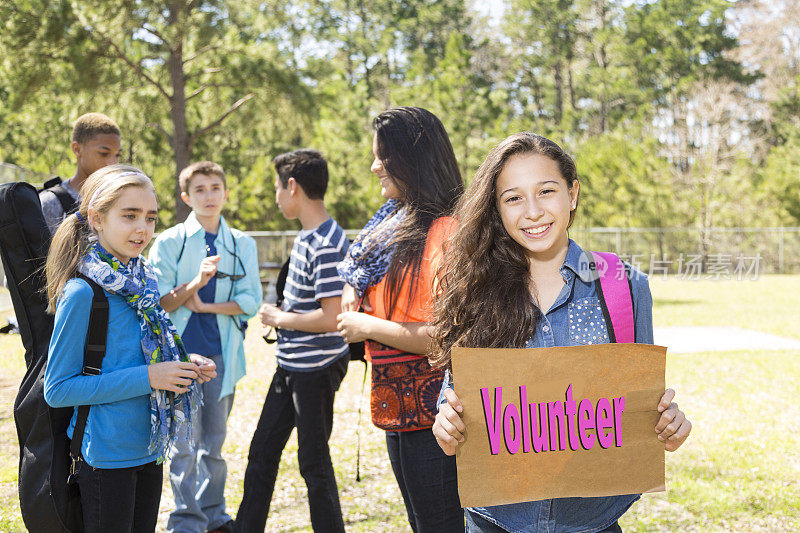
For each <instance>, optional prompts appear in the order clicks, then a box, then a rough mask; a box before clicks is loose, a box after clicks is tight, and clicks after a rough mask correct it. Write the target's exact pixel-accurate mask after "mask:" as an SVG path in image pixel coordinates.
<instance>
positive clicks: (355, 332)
mask: <svg viewBox="0 0 800 533" xmlns="http://www.w3.org/2000/svg"><path fill="white" fill-rule="evenodd" d="M372 319H373V317H371V316H370V315H366V314H364V313H358V312H356V311H347V312H345V313H341V314H340V315H339V316H337V317H336V328H337V329H338V330H339V334H340V335H341V336H342V337H343V338H344V340H345V342H348V343H353V342H361V341H365V340H367V339H369V338H370V334H369V322H370V320H372Z"/></svg>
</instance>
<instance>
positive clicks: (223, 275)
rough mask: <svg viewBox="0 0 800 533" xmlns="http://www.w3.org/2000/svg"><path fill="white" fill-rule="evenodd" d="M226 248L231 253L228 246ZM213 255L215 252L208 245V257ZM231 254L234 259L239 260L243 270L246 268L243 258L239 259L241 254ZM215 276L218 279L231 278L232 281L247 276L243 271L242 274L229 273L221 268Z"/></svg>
mask: <svg viewBox="0 0 800 533" xmlns="http://www.w3.org/2000/svg"><path fill="white" fill-rule="evenodd" d="M223 246H225V243H223ZM225 250H226V251H227V252H228V253H231V252H230V251H229V250H228V247H227V246H225ZM212 255H213V254H212V253H211V247H210V246H208V245H206V257H210V256H212ZM231 255H233V257H234V259H235V260H236V261H238V262H239V265H240V266H241V267H242V270H244V265H243V264H242V260H241V259H239V256H237V255H236V253H235V252H234V253H233V254H231ZM234 272H235V270H234ZM214 277H215V278H216V279H224V278H229V279H230V280H231V281H239V280H240V279H243V278H244V277H245V274H244V273H242V274H227V273H225V272H220V271H219V270H217V272H216V273H215V274H214Z"/></svg>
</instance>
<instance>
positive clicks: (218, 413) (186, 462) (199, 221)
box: [150, 161, 261, 533]
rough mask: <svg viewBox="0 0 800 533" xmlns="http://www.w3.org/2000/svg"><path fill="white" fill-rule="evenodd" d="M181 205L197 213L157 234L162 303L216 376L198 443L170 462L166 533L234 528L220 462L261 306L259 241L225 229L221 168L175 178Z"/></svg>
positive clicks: (208, 387)
mask: <svg viewBox="0 0 800 533" xmlns="http://www.w3.org/2000/svg"><path fill="white" fill-rule="evenodd" d="M178 182H179V184H180V187H181V199H182V200H183V201H184V202H185V203H186V204H187V205H189V207H191V208H192V212H191V213H190V214H189V216H188V217H187V218H186V222H183V223H182V224H178V225H176V226H173V227H171V228H169V229H167V230H166V231H164V232H163V233H162V234H161V235H159V236H158V239H156V242H155V243H154V244H153V248H152V249H151V251H150V262H151V264H152V266H153V268H154V270H155V271H156V274H157V275H158V289H159V292H160V293H161V294H162V295H163V296H162V297H161V305H162V306H163V308H164V309H165V310H166V311H167V312H168V313H169V314H170V318H171V319H172V321H173V323H174V324H175V327H176V328H177V330H178V333H179V334H180V335H181V338H182V339H183V343H184V345H185V346H186V351H188V352H190V353H197V354H200V355H203V356H205V357H208V358H210V359H211V360H212V361H213V362H214V364H215V365H216V369H217V377H216V379H213V380H211V381H209V382H208V383H203V384H202V385H201V386H200V389H201V391H202V395H203V404H202V405H201V406H200V408H199V410H198V416H197V420H196V421H195V430H194V434H193V435H192V437H193V445H189V444H187V443H186V441H185V440H181V439H179V440H178V443H177V444H176V446H175V448H174V450H173V454H172V461H171V463H170V481H171V483H172V493H173V495H174V497H175V510H174V511H173V512H172V514H171V515H170V517H169V520H168V522H167V531H169V532H170V533H172V532H181V533H184V532H185V533H189V532H204V531H206V530H209V531H219V532H230V531H231V530H232V524H231V522H232V520H231V517H230V516H229V515H228V513H227V512H226V510H225V495H224V489H225V477H226V474H227V466H226V464H225V460H224V459H223V458H222V444H223V442H224V441H225V435H226V431H227V427H226V426H227V422H228V416H229V415H230V412H231V408H232V406H233V397H234V391H235V388H236V383H237V382H238V381H239V379H241V378H242V377H243V376H244V375H245V356H244V344H243V341H244V324H245V323H246V322H247V319H248V318H250V317H251V316H253V315H255V313H256V311H258V306H259V305H260V304H261V282H260V280H259V275H258V257H257V254H256V243H255V241H254V240H253V238H252V237H250V236H249V235H246V234H245V233H243V232H241V231H239V230H236V229H233V228H231V227H229V226H228V224H227V222H226V221H225V219H224V218H223V217H222V215H221V212H222V208H223V206H224V204H225V201H226V200H227V199H228V188H227V182H226V179H225V173H224V172H223V170H222V167H221V166H219V165H218V164H216V163H213V162H211V161H201V162H198V163H194V164H191V165H189V166H188V167H186V168H185V169H183V171H181V173H180V175H179V176H178Z"/></svg>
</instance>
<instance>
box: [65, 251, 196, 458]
mask: <svg viewBox="0 0 800 533" xmlns="http://www.w3.org/2000/svg"><path fill="white" fill-rule="evenodd" d="M78 271H79V272H80V273H81V274H83V275H84V276H86V277H88V278H89V279H91V280H92V281H94V282H95V283H97V284H98V285H100V286H101V287H102V288H103V289H105V290H106V291H108V292H110V293H114V294H117V295H119V296H122V297H123V298H124V299H125V301H126V302H127V303H128V305H129V306H130V307H131V308H132V309H133V310H134V311H136V314H137V316H138V317H139V328H140V335H141V339H142V350H143V351H144V357H145V363H146V364H148V365H151V364H154V363H161V362H164V361H188V360H189V356H188V355H187V353H186V349H185V348H184V347H183V342H182V341H181V338H180V336H179V335H178V332H177V331H176V330H175V326H173V325H172V322H171V321H170V319H169V317H168V316H167V313H166V312H165V311H164V309H162V308H161V305H160V304H159V294H158V280H157V278H156V276H155V274H154V273H153V270H152V269H151V267H150V265H149V264H148V263H147V260H145V259H144V258H143V257H134V258H131V260H130V261H129V262H128V264H127V265H123V264H122V263H120V262H119V261H118V260H117V258H116V257H114V256H113V255H111V254H110V253H108V252H107V251H106V250H105V249H104V248H103V247H102V246H100V244H99V243H97V242H96V243H94V244H93V245H92V247H91V248H90V249H89V251H88V252H87V254H86V256H85V257H84V259H83V262H82V263H81V264H80V266H79V267H78ZM199 398H200V393H199V390H198V387H197V383H196V382H192V384H191V385H190V386H189V387H188V389H187V391H186V392H185V393H183V394H178V395H176V394H175V393H174V392H169V391H165V390H154V391H153V392H152V393H150V425H151V432H150V448H149V450H148V451H149V453H158V462H159V463H161V462H163V461H164V459H166V458H167V457H168V455H169V451H170V449H171V448H172V444H173V443H174V441H175V436H176V434H177V433H178V429H179V427H180V425H181V424H187V425H188V428H187V431H186V435H187V438H188V439H191V438H192V436H191V435H192V431H191V429H192V418H193V417H194V416H195V413H196V412H197V406H198V404H199Z"/></svg>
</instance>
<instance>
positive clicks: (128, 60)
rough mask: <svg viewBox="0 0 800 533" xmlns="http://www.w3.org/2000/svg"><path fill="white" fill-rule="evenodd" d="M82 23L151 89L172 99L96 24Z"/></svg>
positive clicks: (140, 65)
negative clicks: (153, 88)
mask: <svg viewBox="0 0 800 533" xmlns="http://www.w3.org/2000/svg"><path fill="white" fill-rule="evenodd" d="M81 18H84V17H81ZM82 22H83V23H84V24H86V25H87V26H89V27H90V28H91V29H92V30H93V31H94V32H95V33H97V35H99V36H100V37H101V38H102V39H103V41H104V42H105V43H106V44H108V45H109V46H111V48H113V49H114V52H115V54H114V55H115V56H116V57H117V58H119V59H121V60H122V61H124V62H125V63H127V64H128V66H129V67H131V68H132V69H133V70H134V71H135V72H136V73H137V74H138V75H139V76H140V77H141V78H142V79H144V80H146V81H147V82H148V83H149V84H150V85H152V86H153V87H155V88H156V89H158V92H160V93H161V94H162V95H164V96H165V97H166V98H167V99H168V100H169V99H171V98H172V97H171V96H170V94H169V93H168V92H167V90H166V89H165V88H164V86H163V85H162V84H161V83H159V82H158V81H156V80H155V79H153V78H152V77H151V76H150V75H148V74H147V72H145V71H144V69H143V68H142V64H141V63H137V62H135V61H134V60H132V59H131V58H129V57H128V56H127V55H126V54H125V52H123V51H122V49H121V48H120V47H119V45H118V44H117V43H115V42H114V41H113V40H112V39H111V38H110V37H108V36H107V35H106V34H105V33H103V32H102V31H101V30H100V29H99V28H98V27H97V24H93V23H92V22H91V21H89V20H86V19H85V18H84V20H83V21H82Z"/></svg>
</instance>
